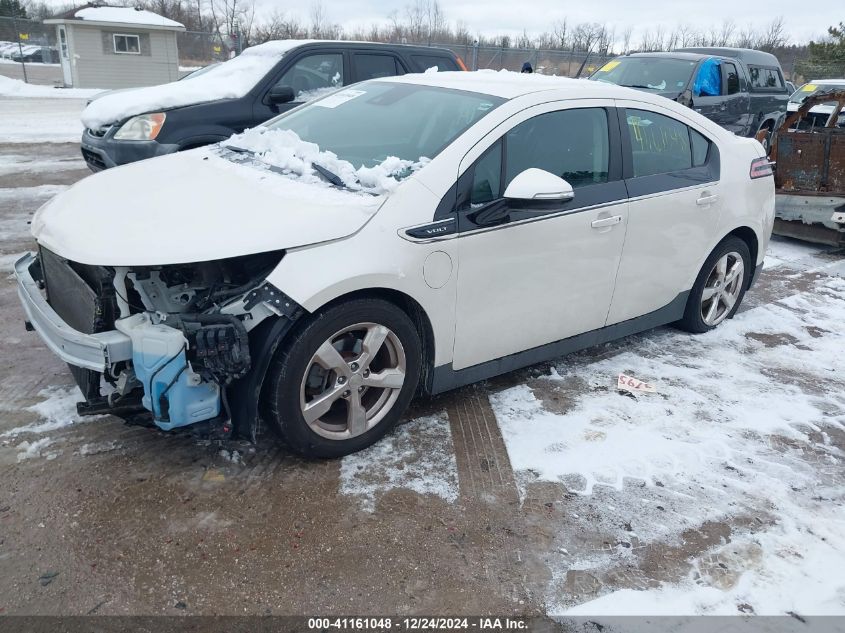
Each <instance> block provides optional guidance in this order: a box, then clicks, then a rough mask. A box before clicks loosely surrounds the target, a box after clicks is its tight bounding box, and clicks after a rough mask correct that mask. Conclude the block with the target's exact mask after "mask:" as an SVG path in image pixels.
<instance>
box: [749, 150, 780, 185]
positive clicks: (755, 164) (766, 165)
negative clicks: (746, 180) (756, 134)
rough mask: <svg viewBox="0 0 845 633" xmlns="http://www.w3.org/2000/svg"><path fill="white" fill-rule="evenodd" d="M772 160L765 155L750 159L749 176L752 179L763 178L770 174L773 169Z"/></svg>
mask: <svg viewBox="0 0 845 633" xmlns="http://www.w3.org/2000/svg"><path fill="white" fill-rule="evenodd" d="M772 165H774V163H773V162H771V161H770V160H769V159H768V158H766V157H765V156H764V157H763V158H755V159H754V160H752V161H751V171H750V172H749V174H748V175H749V176H750V177H751V179H752V180H754V179H755V178H765V177H766V176H771V175H772V174H773V173H774V171H772Z"/></svg>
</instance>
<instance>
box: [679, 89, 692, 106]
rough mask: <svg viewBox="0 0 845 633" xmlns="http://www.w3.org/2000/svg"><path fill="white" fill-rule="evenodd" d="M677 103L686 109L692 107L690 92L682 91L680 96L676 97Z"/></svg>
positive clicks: (687, 90) (688, 90)
mask: <svg viewBox="0 0 845 633" xmlns="http://www.w3.org/2000/svg"><path fill="white" fill-rule="evenodd" d="M677 101H678V103H680V104H681V105H684V106H686V107H688V108H691V107H692V90H690V89H689V88H687V89H686V90H684V91H683V92H682V93H681V94H680V95H678V99H677Z"/></svg>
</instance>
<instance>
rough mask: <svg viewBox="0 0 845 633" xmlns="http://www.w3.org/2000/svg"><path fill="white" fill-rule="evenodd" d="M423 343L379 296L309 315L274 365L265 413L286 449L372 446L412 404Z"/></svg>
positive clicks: (343, 450)
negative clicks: (286, 446) (284, 443)
mask: <svg viewBox="0 0 845 633" xmlns="http://www.w3.org/2000/svg"><path fill="white" fill-rule="evenodd" d="M421 367H422V345H421V343H420V337H419V333H418V332H417V330H416V328H415V327H414V324H413V322H412V321H411V319H410V318H409V317H408V315H407V314H405V312H404V311H402V310H401V309H400V308H398V307H397V306H395V305H394V304H392V303H390V302H388V301H384V300H381V299H353V300H351V301H345V302H343V303H339V304H335V305H333V306H331V307H329V308H327V309H326V310H324V311H322V312H318V313H316V314H315V315H313V316H312V317H309V319H308V321H306V322H305V324H304V325H303V326H302V327H300V328H298V329H297V330H296V331H295V333H293V334H292V335H291V338H290V340H289V341H287V342H286V343H285V344H284V345H283V346H282V348H281V349H280V350H279V351H278V352H277V353H276V356H275V358H274V359H273V361H272V364H271V367H270V372H269V379H268V382H267V389H266V391H265V394H266V398H267V410H268V413H269V417H270V418H271V420H272V421H273V422H274V423H275V426H276V428H277V430H278V431H279V432H280V434H281V436H282V438H283V439H284V441H285V442H286V444H287V445H288V446H289V447H290V448H291V449H292V450H293V451H295V452H297V453H299V454H301V455H305V456H308V457H330V458H331V457H342V456H344V455H348V454H350V453H354V452H356V451H360V450H361V449H363V448H366V447H368V446H370V445H371V444H374V443H375V442H376V441H378V440H379V439H381V437H383V436H384V435H385V434H386V433H387V432H388V431H390V430H391V429H392V428H393V427H394V426H395V425H396V423H397V422H398V421H399V418H400V417H401V415H402V413H404V411H405V409H406V408H407V407H408V404H409V403H410V401H411V399H412V397H413V395H414V393H415V391H416V389H417V385H418V383H419V379H420V373H421Z"/></svg>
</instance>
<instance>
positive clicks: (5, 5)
mask: <svg viewBox="0 0 845 633" xmlns="http://www.w3.org/2000/svg"><path fill="white" fill-rule="evenodd" d="M0 17H5V18H26V17H27V15H26V9H25V8H24V6H23V5H22V4H21V3H20V0H0Z"/></svg>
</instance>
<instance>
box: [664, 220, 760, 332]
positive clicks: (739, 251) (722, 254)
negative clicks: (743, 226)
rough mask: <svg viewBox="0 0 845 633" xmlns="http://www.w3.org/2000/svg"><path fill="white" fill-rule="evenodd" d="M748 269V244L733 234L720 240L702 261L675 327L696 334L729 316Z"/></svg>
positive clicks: (742, 292)
mask: <svg viewBox="0 0 845 633" xmlns="http://www.w3.org/2000/svg"><path fill="white" fill-rule="evenodd" d="M751 270H752V262H751V252H750V251H749V249H748V245H747V244H746V243H745V242H744V241H743V240H741V239H740V238H738V237H736V236H729V237H726V238H725V239H724V240H722V241H721V242H720V243H719V244H718V246H716V248H715V249H713V252H712V253H710V256H709V257H708V258H707V261H705V262H704V266H702V268H701V272H700V273H699V274H698V278H697V279H696V280H695V284H694V285H693V287H692V290H691V291H690V295H689V298H688V299H687V306H686V309H685V311H684V318H683V319H681V320H680V321H678V323H677V325H678V327H680V328H681V329H683V330H686V331H687V332H693V333H695V334H700V333H702V332H708V331H710V330H712V329H713V328H715V327H717V326H718V325H719V324H720V323H722V322H723V321H725V320H727V319H730V318H732V317H733V315H734V314H736V311H737V309H738V308H739V304H740V303H742V298H743V297H744V296H745V291H746V289H747V288H748V282H749V280H750V278H751Z"/></svg>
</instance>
